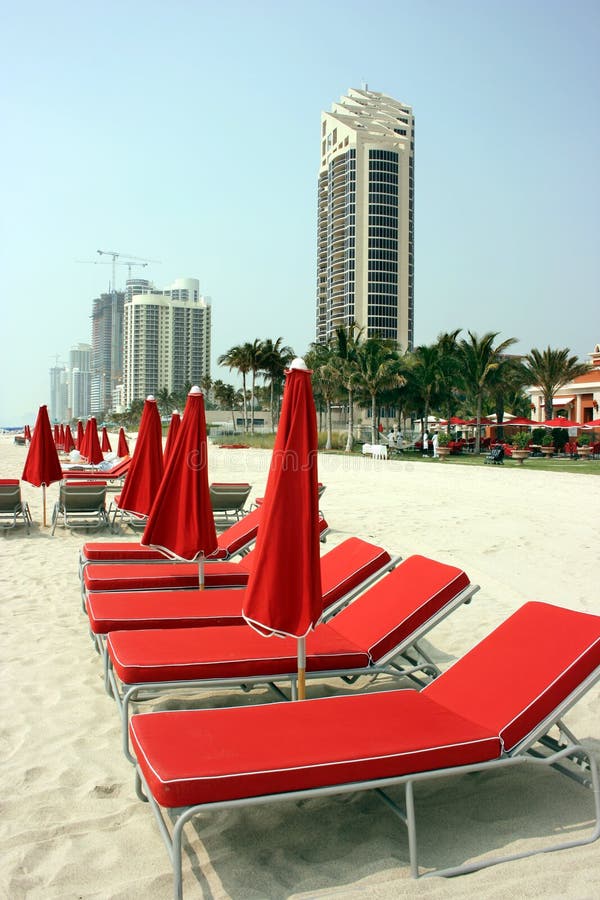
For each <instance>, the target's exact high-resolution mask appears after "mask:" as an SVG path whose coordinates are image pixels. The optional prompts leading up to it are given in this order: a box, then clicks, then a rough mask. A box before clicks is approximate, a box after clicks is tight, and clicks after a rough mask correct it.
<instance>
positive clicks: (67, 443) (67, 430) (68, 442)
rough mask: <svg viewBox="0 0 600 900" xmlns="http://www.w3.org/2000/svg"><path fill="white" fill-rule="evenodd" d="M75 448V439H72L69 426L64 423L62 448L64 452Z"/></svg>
mask: <svg viewBox="0 0 600 900" xmlns="http://www.w3.org/2000/svg"><path fill="white" fill-rule="evenodd" d="M74 449H75V441H74V440H73V435H72V434H71V426H70V425H65V443H64V446H63V450H64V451H65V453H70V452H71V450H74Z"/></svg>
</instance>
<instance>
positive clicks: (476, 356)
mask: <svg viewBox="0 0 600 900" xmlns="http://www.w3.org/2000/svg"><path fill="white" fill-rule="evenodd" d="M467 334H468V335H469V337H468V339H466V338H463V340H461V341H460V342H459V345H458V346H459V349H460V355H461V365H462V379H463V382H464V385H465V388H466V390H467V393H468V394H469V396H470V397H471V399H472V401H473V402H474V404H475V408H476V413H475V416H476V419H477V430H476V433H475V453H479V450H480V447H481V432H480V428H479V426H480V424H481V410H482V406H483V398H484V396H485V394H486V392H487V391H489V389H490V387H491V384H492V380H493V377H494V372H495V371H496V370H497V369H498V367H499V366H500V365H501V364H502V354H503V353H504V352H505V351H506V350H507V349H508V348H509V347H510V346H512V344H514V343H515V342H516V338H507V339H506V340H505V341H502V343H500V344H498V346H497V347H494V341H495V339H496V338H497V337H498V332H492V331H488V332H487V334H484V335H483V337H481V338H479V337H478V336H477V335H476V334H473V332H472V331H468V332H467Z"/></svg>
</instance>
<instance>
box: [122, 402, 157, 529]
mask: <svg viewBox="0 0 600 900" xmlns="http://www.w3.org/2000/svg"><path fill="white" fill-rule="evenodd" d="M162 476H163V452H162V426H161V424H160V415H159V412H158V406H157V405H156V400H155V399H154V397H148V399H147V400H146V401H145V403H144V411H143V412H142V419H141V421H140V430H139V432H138V438H137V442H136V445H135V450H134V451H133V456H132V458H131V465H130V466H129V471H128V472H127V475H126V476H125V484H124V485H123V490H122V491H121V496H120V498H119V509H124V510H127V512H130V513H133V514H134V515H136V516H142V517H145V516H147V515H149V514H150V510H151V509H152V504H153V503H154V500H155V498H156V494H157V493H158V488H159V485H160V482H161V480H162Z"/></svg>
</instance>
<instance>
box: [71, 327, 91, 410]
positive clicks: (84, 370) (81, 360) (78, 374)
mask: <svg viewBox="0 0 600 900" xmlns="http://www.w3.org/2000/svg"><path fill="white" fill-rule="evenodd" d="M91 363H92V347H91V345H90V344H75V345H74V346H73V347H71V350H70V351H69V369H70V373H69V404H68V405H69V411H70V412H69V418H72V419H87V417H88V416H89V415H90V401H91V379H92V373H91V368H92V365H91Z"/></svg>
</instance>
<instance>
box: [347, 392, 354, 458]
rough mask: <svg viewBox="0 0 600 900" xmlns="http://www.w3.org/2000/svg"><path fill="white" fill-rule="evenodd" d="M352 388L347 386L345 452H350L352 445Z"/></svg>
mask: <svg viewBox="0 0 600 900" xmlns="http://www.w3.org/2000/svg"><path fill="white" fill-rule="evenodd" d="M352 394H353V392H352V388H348V437H347V439H346V453H351V452H352V447H353V445H354V435H353V434H352V432H353V431H354V399H353V396H352Z"/></svg>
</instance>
